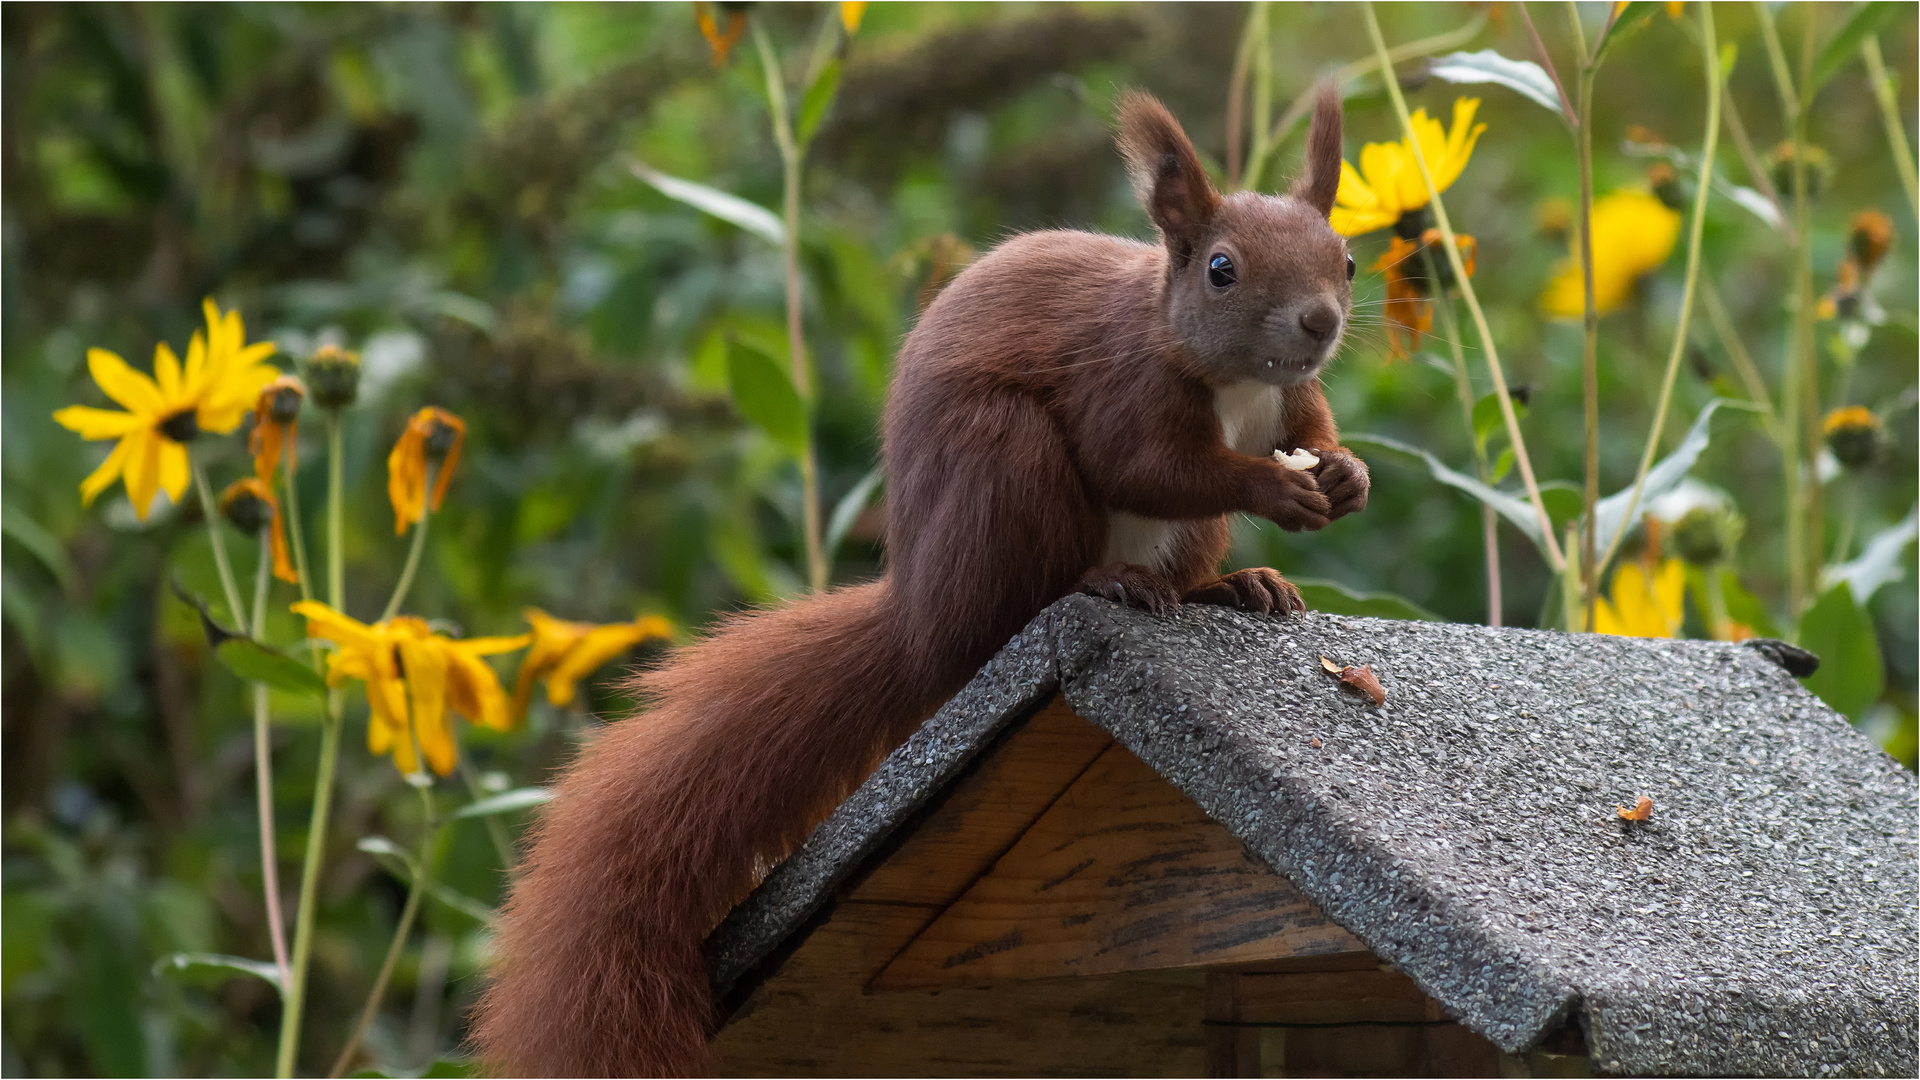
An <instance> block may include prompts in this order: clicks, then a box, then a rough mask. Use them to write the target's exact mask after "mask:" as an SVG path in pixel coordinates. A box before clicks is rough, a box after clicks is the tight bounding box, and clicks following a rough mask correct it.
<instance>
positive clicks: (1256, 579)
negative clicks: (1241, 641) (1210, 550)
mask: <svg viewBox="0 0 1920 1080" xmlns="http://www.w3.org/2000/svg"><path fill="white" fill-rule="evenodd" d="M1182 602H1183V603H1188V604H1217V605H1219V606H1221V607H1231V608H1239V609H1240V610H1241V611H1254V612H1258V613H1260V614H1262V615H1297V614H1299V613H1301V612H1303V611H1305V610H1307V605H1306V602H1305V601H1303V600H1301V599H1300V590H1299V589H1296V588H1294V587H1293V583H1292V582H1290V581H1288V580H1287V579H1286V578H1283V577H1281V576H1280V571H1278V570H1270V569H1268V568H1267V567H1264V566H1256V567H1250V568H1248V569H1246V570H1235V571H1234V572H1233V573H1231V574H1228V575H1227V576H1226V577H1223V578H1216V579H1214V580H1213V581H1209V582H1207V583H1206V584H1205V585H1202V586H1200V587H1199V588H1197V589H1195V590H1193V591H1192V592H1190V593H1188V594H1187V595H1186V596H1185V597H1183V598H1182Z"/></svg>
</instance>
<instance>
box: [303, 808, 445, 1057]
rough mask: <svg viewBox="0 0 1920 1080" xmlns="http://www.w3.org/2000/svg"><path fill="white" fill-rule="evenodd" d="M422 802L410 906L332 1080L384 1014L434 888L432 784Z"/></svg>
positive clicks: (436, 825)
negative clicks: (391, 984) (416, 921)
mask: <svg viewBox="0 0 1920 1080" xmlns="http://www.w3.org/2000/svg"><path fill="white" fill-rule="evenodd" d="M417 790H419V792H420V800H421V803H422V805H423V806H424V807H425V809H426V830H425V832H424V834H423V835H422V836H421V838H420V854H419V855H418V856H416V857H415V858H414V861H413V864H412V866H410V867H409V869H410V870H412V872H413V881H412V884H411V886H410V887H409V888H408V889H407V902H406V905H405V906H404V907H402V908H401V909H400V921H399V922H398V923H397V924H395V926H394V928H393V941H392V943H391V944H389V945H388V946H387V957H386V959H385V960H384V961H382V962H381V964H380V974H379V975H377V976H375V977H374V980H373V989H372V990H371V991H369V992H368V993H367V1004H366V1006H365V1007H364V1008H362V1009H361V1010H360V1019H359V1021H358V1022H357V1023H355V1024H354V1025H353V1034H352V1035H351V1036H349V1037H348V1038H347V1044H346V1045H345V1046H343V1047H341V1049H340V1056H339V1057H337V1058H335V1059H334V1062H333V1068H332V1069H330V1070H328V1072H327V1076H328V1078H329V1080H333V1078H336V1077H339V1076H341V1075H342V1074H344V1073H345V1072H346V1071H347V1066H348V1065H350V1064H352V1062H353V1057H354V1055H355V1054H356V1053H358V1052H359V1050H360V1041H361V1040H362V1039H364V1038H365V1037H366V1034H367V1028H368V1027H369V1026H370V1025H371V1024H372V1023H373V1018H374V1017H375V1016H377V1015H378V1014H379V1012H380V1001H381V999H382V998H384V997H385V996H386V993H387V982H388V980H390V979H392V978H393V969H394V966H395V965H396V964H398V963H399V962H400V954H401V953H402V952H404V951H405V950H406V946H407V937H408V935H410V934H411V933H412V932H413V921H414V918H415V917H416V916H418V915H419V914H420V901H421V899H422V898H423V897H425V896H426V894H427V890H428V889H429V888H430V885H429V881H430V878H431V876H432V873H433V871H432V861H433V850H434V842H435V841H436V840H438V839H439V837H440V815H439V814H438V812H436V811H435V809H434V805H433V790H432V787H431V784H423V785H420V786H419V787H418V789H417Z"/></svg>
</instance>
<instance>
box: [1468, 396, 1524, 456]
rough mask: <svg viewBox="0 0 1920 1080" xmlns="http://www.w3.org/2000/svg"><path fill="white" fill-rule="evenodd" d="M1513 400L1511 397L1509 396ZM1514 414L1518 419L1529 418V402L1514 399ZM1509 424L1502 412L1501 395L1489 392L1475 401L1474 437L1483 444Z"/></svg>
mask: <svg viewBox="0 0 1920 1080" xmlns="http://www.w3.org/2000/svg"><path fill="white" fill-rule="evenodd" d="M1509 400H1511V398H1509ZM1513 416H1514V419H1516V420H1525V419H1526V418H1527V403H1526V402H1524V401H1514V403H1513ZM1506 426H1507V418H1506V417H1504V416H1502V415H1501V414H1500V395H1498V394H1488V395H1487V396H1485V397H1483V398H1481V399H1480V400H1479V401H1476V402H1474V403H1473V437H1474V438H1475V439H1476V440H1478V441H1479V442H1480V443H1481V444H1482V445H1485V444H1486V441H1487V439H1488V437H1490V436H1491V435H1492V434H1493V433H1494V432H1496V431H1499V430H1501V429H1503V428H1505V427H1506Z"/></svg>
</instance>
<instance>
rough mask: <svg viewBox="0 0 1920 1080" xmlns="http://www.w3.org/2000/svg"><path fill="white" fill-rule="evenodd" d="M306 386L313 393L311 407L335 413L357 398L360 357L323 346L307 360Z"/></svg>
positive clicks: (335, 347) (356, 354)
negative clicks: (312, 405)
mask: <svg viewBox="0 0 1920 1080" xmlns="http://www.w3.org/2000/svg"><path fill="white" fill-rule="evenodd" d="M305 366H306V376H307V386H308V388H309V389H310V390H312V391H313V403H314V404H315V405H318V406H320V407H321V408H323V409H326V410H329V411H338V410H340V409H344V408H346V407H347V406H349V405H352V404H353V403H354V400H355V399H356V398H358V397H359V396H360V354H359V353H353V352H348V351H347V350H345V349H343V348H341V347H340V346H338V345H322V346H320V348H319V349H318V350H317V351H315V352H314V354H313V355H312V356H310V357H308V358H307V362H306V365H305Z"/></svg>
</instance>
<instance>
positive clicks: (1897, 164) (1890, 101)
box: [1860, 34, 1920, 217]
mask: <svg viewBox="0 0 1920 1080" xmlns="http://www.w3.org/2000/svg"><path fill="white" fill-rule="evenodd" d="M1860 58H1861V59H1862V60H1864V61H1866V64H1867V78H1868V80H1869V81H1871V82H1872V83H1873V99H1874V100H1875V101H1877V102H1879V103H1880V121H1881V123H1883V124H1885V125H1886V128H1887V146H1888V147H1889V148H1890V149H1891V150H1892V151H1893V167H1894V168H1896V169H1898V170H1899V171H1900V184H1901V186H1902V187H1904V188H1906V189H1907V206H1908V208H1909V209H1911V210H1912V211H1913V212H1914V215H1915V216H1916V217H1920V178H1916V177H1915V176H1914V165H1913V147H1912V146H1910V145H1908V143H1907V127H1906V125H1905V124H1904V123H1902V122H1901V120H1900V103H1899V101H1898V100H1896V99H1895V97H1894V92H1893V79H1892V77H1891V76H1889V75H1888V74H1887V64H1886V61H1885V60H1883V59H1881V58H1880V39H1879V38H1878V37H1875V36H1874V35H1872V34H1868V35H1867V36H1866V37H1864V38H1862V39H1861V40H1860Z"/></svg>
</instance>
